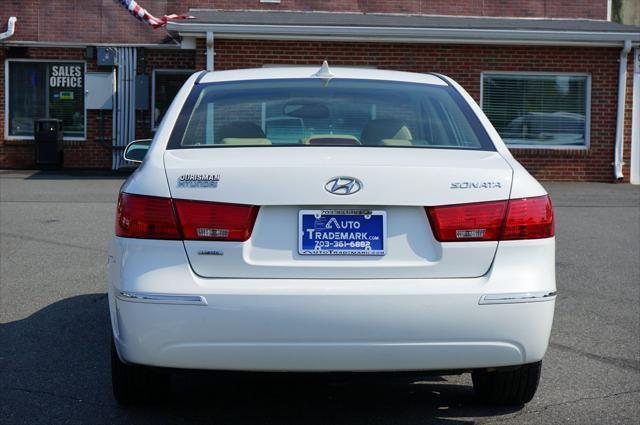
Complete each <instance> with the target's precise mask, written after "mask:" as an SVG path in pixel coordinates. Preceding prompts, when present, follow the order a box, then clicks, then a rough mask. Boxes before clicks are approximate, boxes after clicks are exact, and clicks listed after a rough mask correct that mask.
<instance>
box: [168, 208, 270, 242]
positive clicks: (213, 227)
mask: <svg viewBox="0 0 640 425" xmlns="http://www.w3.org/2000/svg"><path fill="white" fill-rule="evenodd" d="M174 205H175V207H176V212H177V213H178V220H179V221H180V224H181V225H182V233H183V235H184V239H185V240H217V241H246V240H247V239H249V237H250V236H251V232H252V230H253V225H254V223H255V221H256V216H257V215H258V207H255V206H251V205H238V204H221V203H215V202H202V201H186V200H182V199H175V200H174Z"/></svg>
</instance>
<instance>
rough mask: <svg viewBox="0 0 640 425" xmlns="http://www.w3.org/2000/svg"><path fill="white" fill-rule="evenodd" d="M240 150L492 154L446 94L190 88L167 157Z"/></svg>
mask: <svg viewBox="0 0 640 425" xmlns="http://www.w3.org/2000/svg"><path fill="white" fill-rule="evenodd" d="M243 146H245V147H246V146H260V147H274V146H275V147H277V146H363V147H394V148H397V147H404V148H407V147H409V148H411V147H413V148H446V149H453V148H455V149H474V150H494V148H493V145H492V144H491V142H490V140H489V138H488V136H487V135H486V133H485V132H484V130H483V128H482V126H481V124H480V122H479V121H478V119H477V117H476V116H475V115H474V114H473V112H472V111H471V109H470V108H469V105H467V104H466V102H465V101H464V100H463V99H462V97H461V96H460V95H459V94H458V93H457V92H456V91H455V90H454V89H452V88H451V87H448V86H435V85H426V84H415V83H402V82H389V81H378V80H352V79H332V80H330V81H324V82H323V81H322V80H320V79H309V78H307V79H290V80H287V79H279V80H257V81H242V82H231V83H209V84H199V85H196V86H195V87H194V90H193V91H192V92H191V94H190V95H189V98H188V99H187V102H186V103H185V106H184V107H183V109H182V111H181V112H180V116H179V118H178V121H177V123H176V126H175V128H174V130H173V132H172V135H171V140H170V143H169V149H184V148H206V147H211V148H218V147H243Z"/></svg>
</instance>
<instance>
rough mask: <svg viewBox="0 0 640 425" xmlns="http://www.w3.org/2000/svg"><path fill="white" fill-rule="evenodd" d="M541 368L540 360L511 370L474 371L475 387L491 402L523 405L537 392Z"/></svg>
mask: <svg viewBox="0 0 640 425" xmlns="http://www.w3.org/2000/svg"><path fill="white" fill-rule="evenodd" d="M541 369H542V362H541V361H539V362H536V363H531V364H526V365H522V366H519V367H518V368H516V369H511V370H505V371H501V370H497V371H493V372H484V371H477V372H473V373H472V374H471V378H472V379H473V389H474V391H475V393H476V395H477V396H478V397H479V398H480V399H481V400H482V401H484V402H486V403H489V404H497V405H522V404H525V403H528V402H529V401H531V399H532V398H533V396H534V394H535V393H536V390H537V389H538V383H539V382H540V371H541Z"/></svg>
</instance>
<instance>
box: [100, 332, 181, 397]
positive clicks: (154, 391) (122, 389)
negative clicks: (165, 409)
mask: <svg viewBox="0 0 640 425" xmlns="http://www.w3.org/2000/svg"><path fill="white" fill-rule="evenodd" d="M111 385H112V387H113V395H114V397H115V399H116V400H117V401H118V403H120V404H123V405H135V404H145V403H153V402H158V401H161V400H163V399H165V398H166V397H167V395H168V394H169V390H170V376H169V373H168V372H165V371H160V370H157V369H153V368H150V367H145V366H140V365H132V364H127V363H124V362H123V361H122V360H120V357H118V352H117V351H116V346H115V344H114V342H113V337H112V338H111Z"/></svg>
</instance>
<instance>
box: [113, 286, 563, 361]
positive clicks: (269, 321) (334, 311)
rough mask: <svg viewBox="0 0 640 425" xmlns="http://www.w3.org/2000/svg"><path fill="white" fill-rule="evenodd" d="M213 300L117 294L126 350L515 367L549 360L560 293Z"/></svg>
mask: <svg viewBox="0 0 640 425" xmlns="http://www.w3.org/2000/svg"><path fill="white" fill-rule="evenodd" d="M265 283H266V282H265ZM203 298H204V299H206V302H207V305H185V304H164V303H163V304H156V303H153V302H148V301H147V302H135V301H133V302H132V301H130V300H127V301H124V300H122V299H117V300H116V310H117V321H118V330H119V333H118V335H117V346H118V351H119V353H120V355H121V356H122V357H123V359H125V360H126V361H129V362H132V363H140V364H148V365H154V366H163V367H174V368H190V369H192V368H196V369H226V370H272V371H383V370H389V371H391V370H393V371H396V370H398V371H399V370H440V369H468V368H480V367H491V366H506V365H514V364H522V363H530V362H532V361H537V360H540V359H541V358H542V356H543V355H544V352H545V350H546V348H547V341H548V337H549V334H548V332H549V329H550V328H551V321H552V318H553V308H554V300H553V298H549V300H548V301H545V302H532V303H520V304H500V305H479V304H478V299H479V297H478V296H469V295H440V296H430V295H418V294H406V295H393V296H392V295H373V296H344V297H343V296H333V295H312V296H305V295H298V296H286V295H283V296H251V295H243V296H237V295H215V296H207V297H203Z"/></svg>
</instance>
